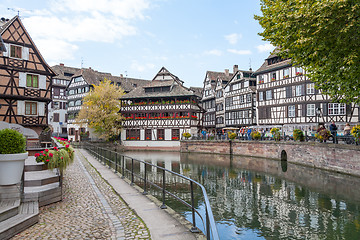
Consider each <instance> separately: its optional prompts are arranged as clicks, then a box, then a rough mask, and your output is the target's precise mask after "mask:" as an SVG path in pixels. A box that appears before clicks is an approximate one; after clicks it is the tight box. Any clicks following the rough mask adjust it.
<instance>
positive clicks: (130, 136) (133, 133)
mask: <svg viewBox="0 0 360 240" xmlns="http://www.w3.org/2000/svg"><path fill="white" fill-rule="evenodd" d="M126 140H140V129H127V130H126Z"/></svg>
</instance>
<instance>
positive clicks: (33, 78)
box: [26, 74, 39, 88]
mask: <svg viewBox="0 0 360 240" xmlns="http://www.w3.org/2000/svg"><path fill="white" fill-rule="evenodd" d="M26 87H33V88H38V87H39V76H38V75H32V74H26Z"/></svg>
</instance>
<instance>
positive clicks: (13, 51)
mask: <svg viewBox="0 0 360 240" xmlns="http://www.w3.org/2000/svg"><path fill="white" fill-rule="evenodd" d="M21 53H22V47H20V46H15V45H10V57H13V58H21Z"/></svg>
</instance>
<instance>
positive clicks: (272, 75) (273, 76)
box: [271, 72, 276, 81]
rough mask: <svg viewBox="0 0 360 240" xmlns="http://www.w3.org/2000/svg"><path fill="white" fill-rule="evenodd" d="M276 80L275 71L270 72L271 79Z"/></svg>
mask: <svg viewBox="0 0 360 240" xmlns="http://www.w3.org/2000/svg"><path fill="white" fill-rule="evenodd" d="M275 80H276V72H274V73H272V74H271V81H275Z"/></svg>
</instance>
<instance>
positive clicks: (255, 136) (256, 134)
mask: <svg viewBox="0 0 360 240" xmlns="http://www.w3.org/2000/svg"><path fill="white" fill-rule="evenodd" d="M251 138H252V139H254V140H260V139H261V133H260V132H258V131H253V132H251Z"/></svg>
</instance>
